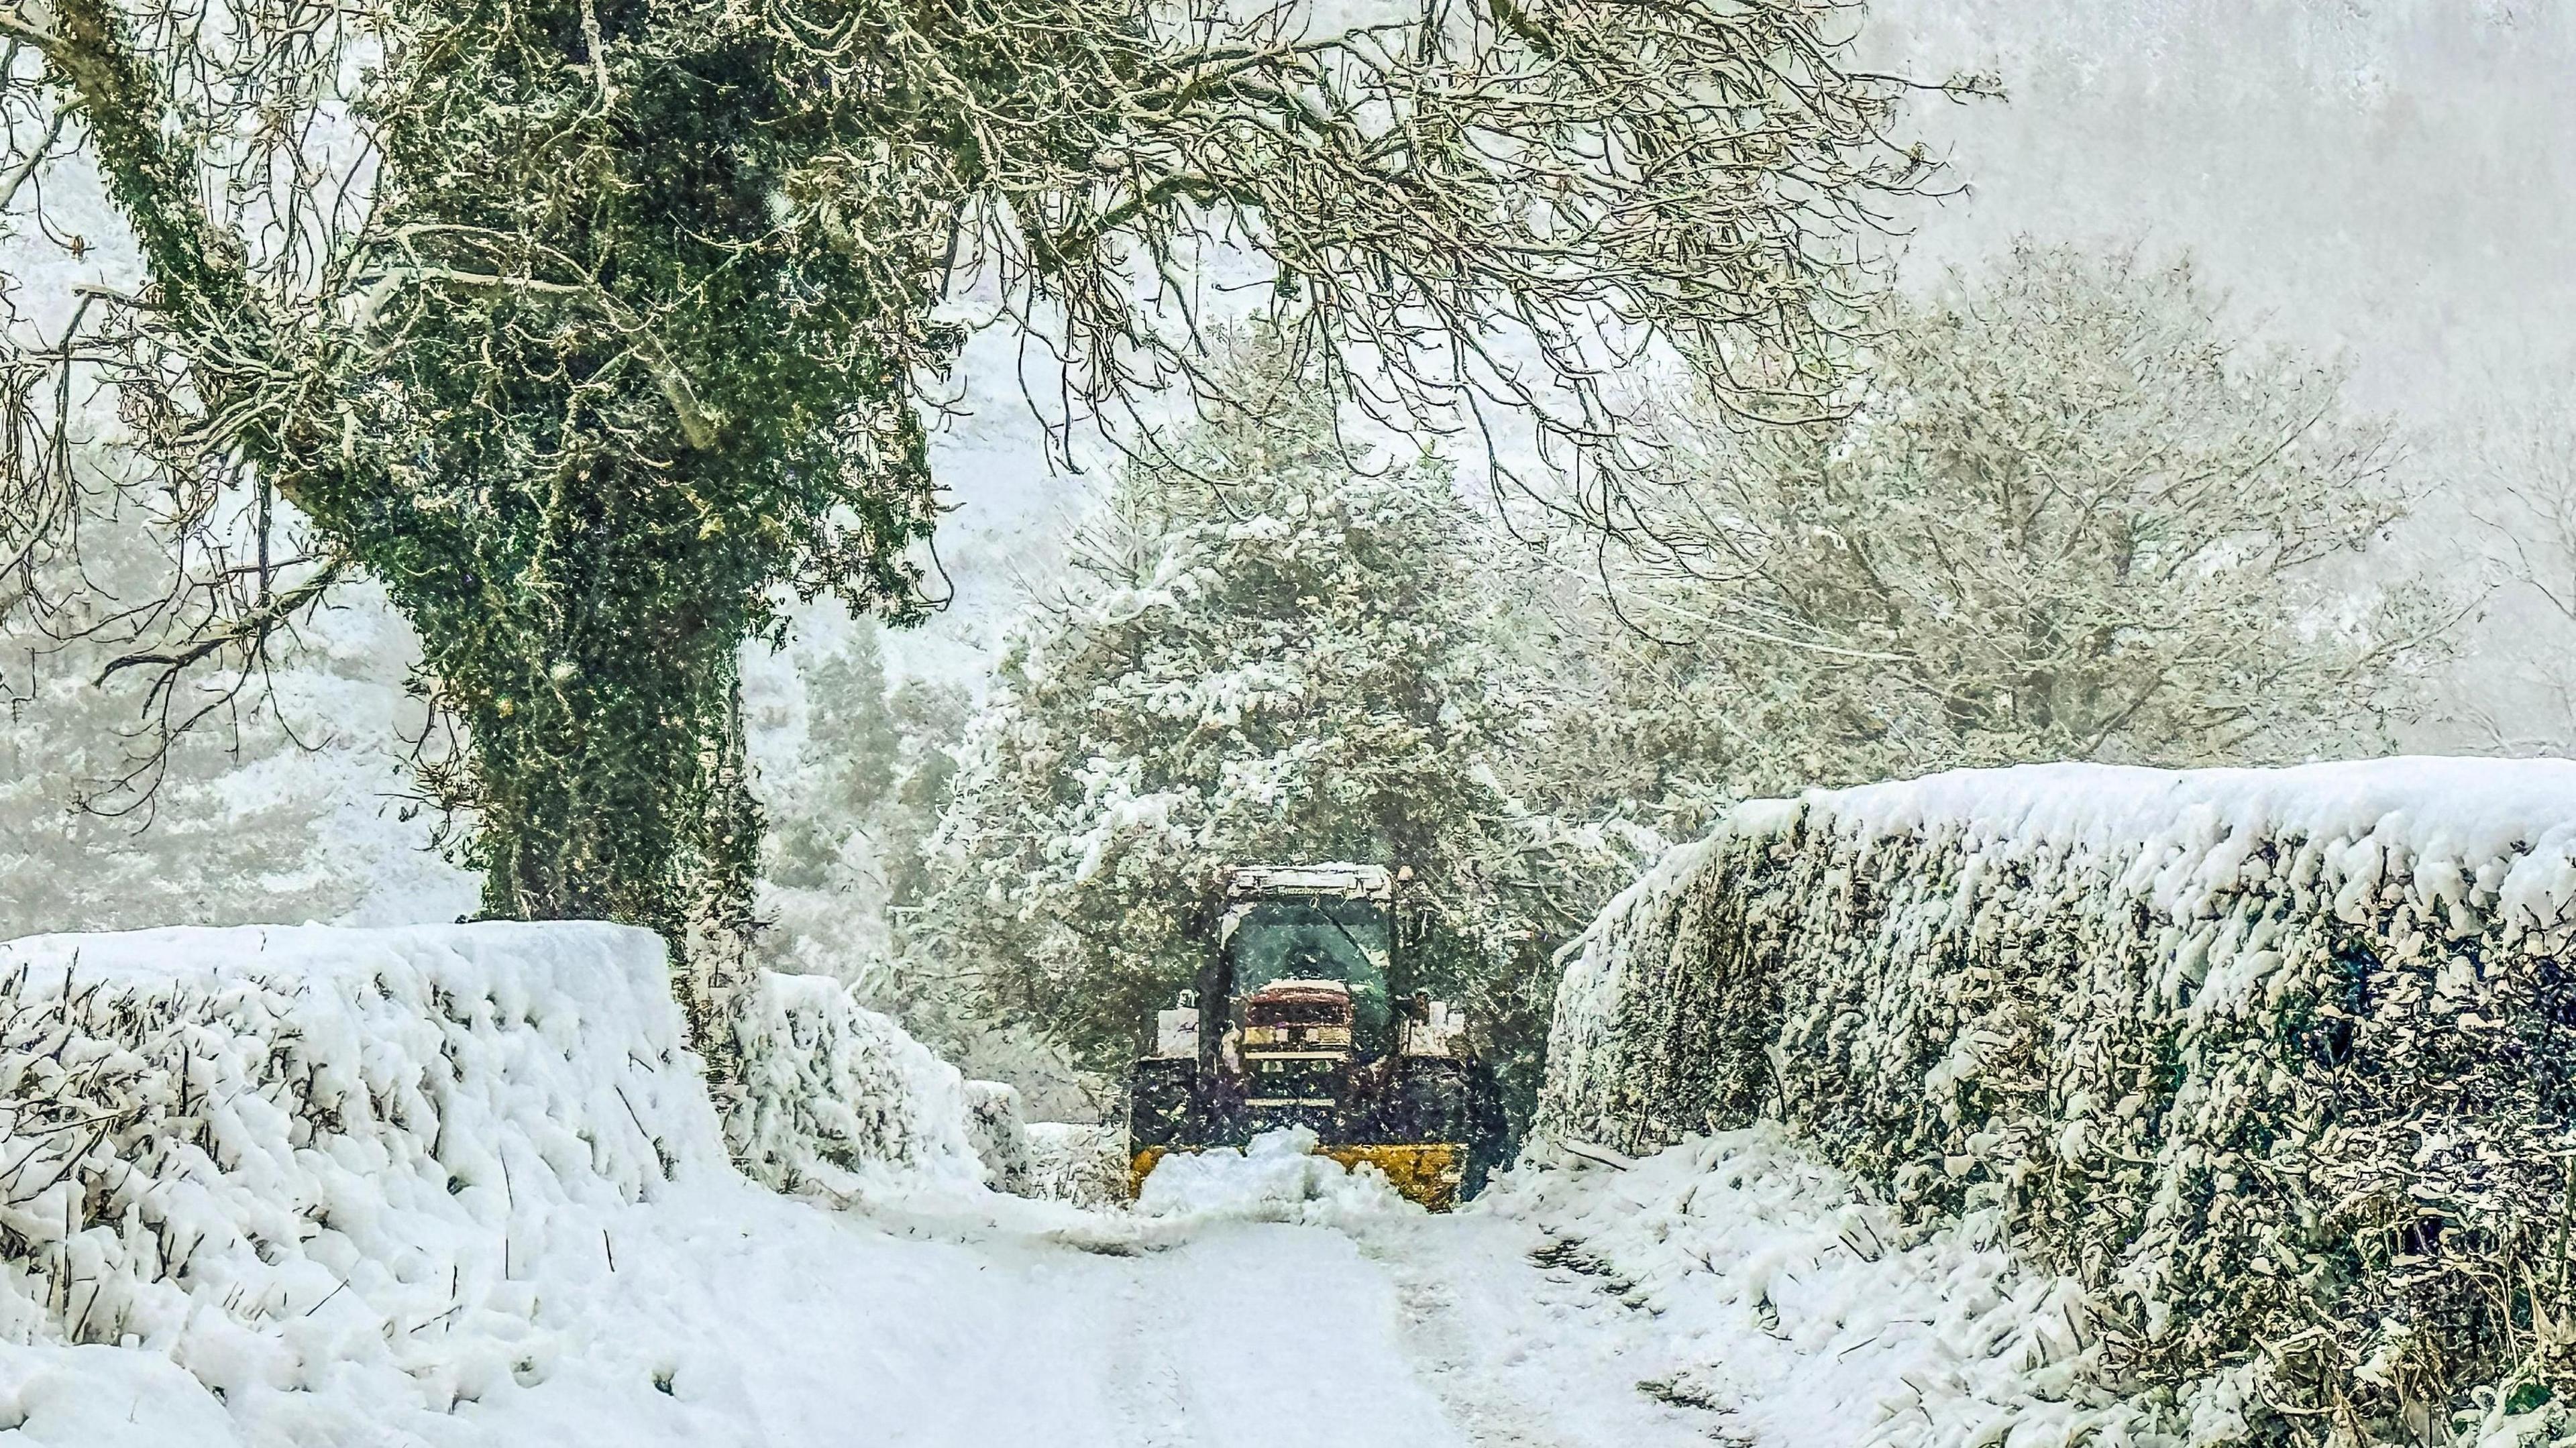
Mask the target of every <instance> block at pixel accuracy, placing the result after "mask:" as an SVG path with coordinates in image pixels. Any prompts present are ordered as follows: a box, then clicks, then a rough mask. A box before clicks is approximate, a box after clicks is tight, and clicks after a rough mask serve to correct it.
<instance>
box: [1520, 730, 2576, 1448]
mask: <svg viewBox="0 0 2576 1448" xmlns="http://www.w3.org/2000/svg"><path fill="white" fill-rule="evenodd" d="M2571 1113H2576V764H2569V763H2565V762H2559V761H2528V762H2499V761H2460V760H2388V761H2381V762H2377V763H2372V764H2362V765H2327V766H2311V767H2307V768H2301V769H2290V770H2277V771H2265V770H2220V771H2200V772H2192V773H2180V774H2176V773H2166V772H2160V771H2154V770H2138V769H2113V768H2101V767H2092V766H2077V765H2052V766H2041V767H2032V768H2024V769H2014V770H2003V771H1974V772H1964V773H1959V774H1952V775H1943V776H1938V777H1935V778H1931V779H1926V780H1921V781H1915V782H1911V783H1904V784H1892V785H1884V786H1875V787H1870V788H1864V789H1855V790H1844V791H1834V792H1817V793H1811V794H1809V795H1806V796H1804V797H1802V798H1800V799H1797V800H1792V801H1768V802H1761V803H1757V804H1752V805H1747V806H1744V807H1742V808H1740V809H1738V810H1737V811H1735V812H1734V814H1733V815H1732V816H1731V817H1730V818H1729V819H1728V820H1727V821H1725V822H1724V824H1722V825H1721V827H1720V828H1719V829H1718V830H1717V831H1716V832H1715V833H1714V834H1713V835H1712V836H1711V837H1710V838H1709V839H1707V840H1705V841H1702V842H1700V843H1698V844H1695V845H1691V846H1687V847H1684V848H1683V849H1680V850H1676V851H1674V852H1673V853H1672V854H1671V855H1669V856H1668V857H1667V858H1666V859H1665V860H1664V861H1663V862H1662V863H1661V864H1659V865H1658V866H1657V868H1656V869H1655V870H1653V871H1652V872H1650V873H1649V874H1648V876H1647V877H1646V878H1645V879H1643V880H1641V881H1640V882H1639V883H1638V884H1637V885H1636V886H1635V887H1632V888H1631V889H1630V890H1629V891H1628V892H1627V893H1625V894H1624V895H1622V896H1621V897H1620V899H1618V900H1617V901H1615V902H1614V903H1613V904H1612V905H1611V907H1610V908H1609V909H1608V910H1607V911H1606V912H1605V913H1604V914H1603V916H1602V917H1601V919H1600V920H1599V921H1598V922H1596V924H1595V925H1594V926H1593V928H1592V929H1591V930H1590V931H1589V932H1588V933H1587V935H1586V936H1585V937H1584V939H1583V940H1582V941H1581V942H1580V943H1579V945H1578V946H1577V947H1576V948H1575V950H1574V951H1573V952H1571V954H1570V956H1569V963H1568V967H1567V972H1566V980H1565V985H1564V989H1563V990H1562V991H1561V992H1560V993H1559V996H1558V1015H1557V1021H1556V1029H1555V1032H1554V1036H1553V1040H1552V1045H1551V1055H1550V1063H1549V1082H1548V1086H1547V1090H1546V1092H1545V1096H1544V1100H1543V1106H1542V1129H1543V1130H1544V1131H1546V1132H1548V1133H1551V1134H1553V1135H1555V1136H1557V1137H1559V1138H1560V1139H1573V1140H1590V1141H1596V1142H1608V1143H1610V1144H1613V1145H1616V1146H1620V1147H1623V1148H1627V1149H1631V1150H1633V1149H1638V1148H1641V1147H1651V1146H1655V1145H1660V1144H1662V1143H1666V1142H1670V1141H1674V1140H1677V1139H1679V1138H1682V1137H1684V1136H1687V1135H1689V1134H1692V1133H1695V1132H1699V1131H1704V1130H1708V1129H1711V1128H1726V1127H1733V1126H1738V1125H1741V1124H1744V1123H1746V1122H1749V1121H1751V1120H1753V1119H1755V1118H1757V1117H1765V1116H1769V1117H1777V1118H1779V1119H1781V1120H1783V1121H1785V1122H1787V1123H1788V1124H1789V1125H1790V1126H1791V1127H1793V1128H1794V1129H1795V1130H1796V1131H1798V1132H1799V1133H1800V1134H1801V1135H1803V1136H1804V1137H1805V1138H1806V1139H1808V1140H1810V1141H1812V1142H1814V1143H1816V1145H1817V1147H1818V1149H1819V1150H1821V1152H1822V1153H1823V1154H1824V1155H1825V1156H1826V1157H1827V1158H1828V1159H1830V1160H1833V1161H1835V1162H1837V1163H1839V1164H1841V1165H1843V1166H1845V1167H1847V1168H1849V1169H1850V1170H1851V1171H1853V1172H1854V1174H1855V1175H1856V1176H1857V1177H1859V1178H1860V1179H1862V1180H1865V1181H1867V1182H1870V1183H1872V1184H1873V1186H1874V1187H1876V1188H1879V1189H1883V1190H1885V1191H1886V1192H1887V1193H1888V1194H1889V1199H1890V1200H1891V1201H1892V1202H1893V1203H1894V1204H1895V1205H1896V1206H1897V1208H1898V1209H1899V1210H1900V1211H1901V1212H1902V1213H1903V1214H1904V1215H1905V1216H1906V1217H1908V1218H1909V1219H1914V1220H1927V1221H1928V1220H1938V1219H1941V1218H1944V1217H1975V1216H1977V1215H1978V1214H1980V1213H1999V1214H2000V1217H1999V1219H2000V1220H2001V1221H2003V1222H2004V1223H2006V1224H2007V1225H2008V1226H2009V1229H2010V1231H2011V1232H2012V1234H2013V1235H2014V1237H2015V1239H2016V1240H2017V1241H2018V1242H2019V1243H2020V1244H2021V1245H2022V1246H2023V1248H2024V1249H2025V1250H2026V1251H2027V1252H2029V1253H2030V1254H2031V1255H2032V1256H2033V1258H2034V1259H2035V1260H2037V1261H2040V1262H2042V1263H2045V1264H2046V1265H2047V1267H2048V1268H2049V1269H2050V1270H2052V1271H2057V1272H2062V1273H2065V1274H2067V1275H2069V1276H2071V1277H2074V1278H2077V1279H2079V1280H2081V1281H2082V1282H2083V1283H2084V1284H2085V1287H2086V1293H2085V1303H2084V1313H2083V1317H2084V1322H2083V1324H2082V1330H2083V1331H2084V1332H2085V1333H2086V1334H2087V1335H2088V1336H2090V1337H2097V1338H2099V1339H2100V1340H2101V1341H2102V1342H2103V1343H2104V1344H2105V1347H2104V1350H2103V1355H2102V1361H2103V1363H2104V1365H2105V1367H2106V1369H2107V1370H2109V1371H2110V1372H2112V1373H2113V1375H2114V1377H2115V1378H2116V1379H2117V1380H2118V1381H2119V1382H2121V1383H2122V1384H2123V1385H2124V1386H2126V1387H2128V1388H2132V1389H2137V1390H2148V1389H2154V1390H2157V1391H2173V1392H2181V1393H2183V1394H2185V1395H2190V1394H2196V1393H2203V1392H2206V1393H2209V1394H2216V1395H2217V1396H2216V1397H2210V1398H2207V1399H2206V1401H2209V1402H2213V1403H2215V1402H2219V1401H2220V1400H2221V1399H2222V1398H2225V1397H2227V1396H2228V1395H2233V1396H2235V1397H2236V1398H2239V1399H2242V1400H2243V1401H2242V1402H2241V1403H2239V1404H2238V1405H2237V1406H2236V1407H2235V1408H2231V1409H2227V1410H2226V1411H2220V1410H2218V1409H2212V1410H2211V1411H2210V1412H2209V1413H2207V1414H2204V1415H2203V1418H2202V1421H2201V1422H2199V1423H2197V1424H2194V1425H2192V1427H2191V1432H2192V1434H2193V1436H2195V1437H2196V1438H2200V1439H2202V1440H2204V1441H2218V1440H2221V1439H2224V1438H2226V1437H2228V1436H2230V1435H2231V1434H2234V1433H2238V1432H2242V1431H2252V1432H2254V1433H2257V1434H2261V1435H2274V1436H2294V1434H2293V1433H2292V1428H2291V1424H2292V1422H2293V1421H2294V1420H2298V1419H2299V1418H2300V1415H2302V1414H2307V1413H2313V1412H2326V1413H2329V1414H2340V1415H2343V1416H2342V1418H2339V1419H2338V1421H2343V1420H2344V1419H2349V1424H2350V1425H2351V1426H2354V1427H2356V1428H2357V1429H2358V1430H2360V1431H2365V1432H2369V1433H2380V1434H2387V1435H2407V1436H2413V1437H2416V1438H2419V1439H2421V1438H2425V1437H2427V1436H2429V1435H2436V1434H2441V1433H2444V1432H2446V1431H2448V1430H2449V1428H2450V1426H2451V1424H2452V1421H2453V1416H2454V1415H2455V1414H2463V1415H2466V1416H2465V1417H2462V1418H2460V1419H2459V1422H2460V1425H2461V1431H2463V1432H2469V1433H2471V1434H2472V1435H2473V1436H2474V1435H2475V1434H2477V1433H2480V1432H2485V1431H2487V1428H2482V1427H2481V1426H2480V1425H2487V1427H2491V1428H2494V1431H2500V1432H2506V1433H2507V1436H2506V1438H2505V1439H2504V1440H2503V1441H2508V1442H2509V1441H2511V1436H2512V1433H2515V1432H2523V1431H2526V1430H2528V1431H2537V1425H2538V1421H2539V1420H2537V1419H2531V1420H2528V1421H2522V1422H2521V1426H2520V1427H2516V1428H2512V1429H2510V1430H2507V1429H2505V1428H2502V1427H2495V1426H2494V1425H2499V1424H2504V1423H2505V1422H2506V1421H2507V1420H2508V1419H2512V1418H2513V1417H2514V1415H2515V1414H2517V1413H2521V1412H2522V1411H2523V1409H2525V1408H2528V1407H2529V1406H2530V1405H2531V1404H2532V1403H2534V1402H2546V1401H2549V1400H2552V1399H2554V1400H2555V1401H2557V1402H2561V1403H2564V1402H2567V1401H2568V1400H2569V1399H2570V1398H2571V1397H2576V1332H2570V1331H2567V1330H2564V1329H2559V1328H2557V1327H2555V1326H2554V1325H2555V1324H2558V1323H2563V1322H2566V1321H2569V1320H2570V1319H2571V1317H2576V1299H2571V1297H2570V1287H2569V1282H2568V1279H2567V1278H2566V1276H2565V1275H2564V1274H2557V1275H2554V1276H2552V1275H2549V1274H2536V1273H2534V1272H2532V1271H2531V1270H2529V1264H2530V1263H2532V1262H2539V1261H2554V1260H2556V1256H2557V1252H2556V1250H2555V1241H2556V1236H2555V1234H2556V1232H2557V1231H2558V1229H2559V1226H2560V1224H2561V1223H2562V1222H2563V1220H2564V1214H2565V1212H2566V1210H2567V1206H2568V1204H2567V1198H2566V1193H2565V1190H2564V1177H2563V1175H2562V1171H2561V1163H2562V1162H2563V1160H2564V1159H2565V1158H2566V1157H2567V1156H2568V1154H2569V1153H2570V1152H2571V1151H2576V1127H2572V1126H2571ZM2499 1284H2501V1285H2499ZM2541 1321H2546V1322H2548V1323H2550V1324H2552V1325H2553V1326H2552V1327H2551V1328H2549V1329H2548V1330H2544V1331H2537V1332H2535V1331H2533V1330H2532V1327H2531V1326H2530V1324H2533V1323H2537V1322H2541ZM2551 1411H2553V1412H2554V1411H2556V1410H2551ZM2543 1416H2544V1417H2545V1416H2547V1414H2544V1415H2543ZM2249 1425H2250V1426H2249ZM2489 1436H2492V1435H2491V1434H2490V1435H2489Z"/></svg>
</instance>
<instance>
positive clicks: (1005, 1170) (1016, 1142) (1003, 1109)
mask: <svg viewBox="0 0 2576 1448" xmlns="http://www.w3.org/2000/svg"><path fill="white" fill-rule="evenodd" d="M966 1133H967V1136H968V1138H969V1139H970V1140H972V1141H973V1142H974V1143H975V1155H976V1157H977V1158H978V1159H979V1160H981V1161H982V1162H983V1163H984V1174H985V1179H986V1180H987V1181H989V1182H991V1183H992V1186H993V1189H994V1190H995V1191H1003V1192H1011V1193H1014V1194H1016V1195H1019V1196H1027V1195H1028V1194H1029V1181H1030V1172H1031V1171H1032V1170H1033V1169H1034V1166H1035V1163H1034V1162H1033V1161H1032V1159H1031V1158H1030V1156H1029V1131H1028V1127H1027V1125H1026V1124H1025V1123H1024V1122H1022V1121H1021V1120H1020V1092H1019V1088H1018V1087H1016V1086H1006V1085H1004V1084H1002V1083H1001V1082H999V1081H969V1082H967V1083H966Z"/></svg>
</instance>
